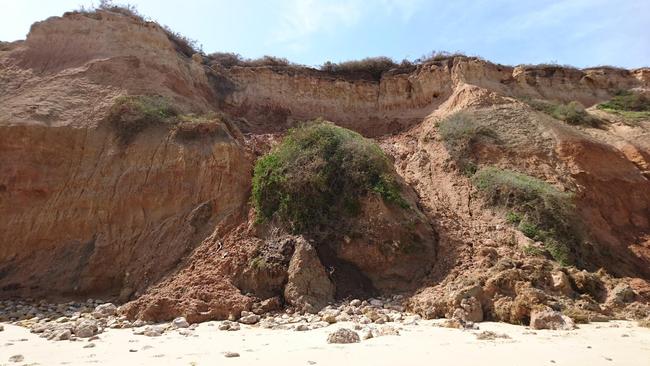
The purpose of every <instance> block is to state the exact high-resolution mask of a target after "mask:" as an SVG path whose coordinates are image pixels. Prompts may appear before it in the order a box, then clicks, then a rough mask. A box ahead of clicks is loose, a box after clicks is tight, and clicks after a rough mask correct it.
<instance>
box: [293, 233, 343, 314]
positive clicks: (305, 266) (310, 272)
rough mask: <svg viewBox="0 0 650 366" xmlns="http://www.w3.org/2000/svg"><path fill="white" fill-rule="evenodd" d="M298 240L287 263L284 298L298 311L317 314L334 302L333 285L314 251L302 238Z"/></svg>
mask: <svg viewBox="0 0 650 366" xmlns="http://www.w3.org/2000/svg"><path fill="white" fill-rule="evenodd" d="M299 239H300V240H297V241H296V246H295V251H294V253H293V256H292V257H291V261H290V262H289V270H288V273H289V275H288V282H287V285H286V286H285V288H284V298H285V300H286V301H287V302H288V303H289V304H290V305H292V306H294V307H296V308H298V309H301V310H303V311H306V312H309V313H317V312H318V311H319V310H320V309H322V308H323V307H325V305H327V303H328V302H331V301H333V300H334V284H332V282H331V281H330V279H329V276H328V274H327V271H326V270H325V267H323V264H322V263H321V261H320V259H319V258H318V254H317V253H316V249H315V248H314V247H313V246H312V245H311V244H310V243H309V242H307V240H305V239H304V238H302V237H301V238H299Z"/></svg>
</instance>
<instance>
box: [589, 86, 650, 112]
mask: <svg viewBox="0 0 650 366" xmlns="http://www.w3.org/2000/svg"><path fill="white" fill-rule="evenodd" d="M598 108H600V109H612V110H617V111H632V112H650V99H649V98H648V97H646V96H645V95H644V94H636V93H633V92H630V91H620V92H618V93H617V94H616V95H615V96H614V97H613V98H612V99H610V100H609V101H607V102H605V103H600V104H599V105H598Z"/></svg>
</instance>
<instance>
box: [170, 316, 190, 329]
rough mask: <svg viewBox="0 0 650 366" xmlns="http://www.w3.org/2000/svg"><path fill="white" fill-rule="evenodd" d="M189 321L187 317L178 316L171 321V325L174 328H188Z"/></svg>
mask: <svg viewBox="0 0 650 366" xmlns="http://www.w3.org/2000/svg"><path fill="white" fill-rule="evenodd" d="M189 326H190V323H188V322H187V319H185V318H184V317H182V316H180V317H178V318H176V319H174V320H173V321H172V327H174V328H188V327H189Z"/></svg>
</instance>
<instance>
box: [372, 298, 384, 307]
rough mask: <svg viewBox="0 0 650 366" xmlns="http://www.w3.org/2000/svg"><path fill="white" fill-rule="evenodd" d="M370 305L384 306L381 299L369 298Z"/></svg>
mask: <svg viewBox="0 0 650 366" xmlns="http://www.w3.org/2000/svg"><path fill="white" fill-rule="evenodd" d="M370 305H372V306H376V307H379V308H380V307H383V306H384V302H383V301H381V300H377V299H370Z"/></svg>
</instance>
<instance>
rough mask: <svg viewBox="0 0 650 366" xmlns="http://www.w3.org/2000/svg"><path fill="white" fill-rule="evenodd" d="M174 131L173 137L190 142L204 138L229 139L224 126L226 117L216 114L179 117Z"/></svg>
mask: <svg viewBox="0 0 650 366" xmlns="http://www.w3.org/2000/svg"><path fill="white" fill-rule="evenodd" d="M177 121H178V124H177V125H176V128H175V129H174V137H176V138H178V139H180V140H184V141H191V140H197V139H201V138H205V137H221V138H229V137H231V136H230V134H229V133H228V128H227V126H226V123H227V121H226V117H225V116H223V115H220V114H216V113H208V114H201V115H195V114H188V115H180V116H178V118H177Z"/></svg>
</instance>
